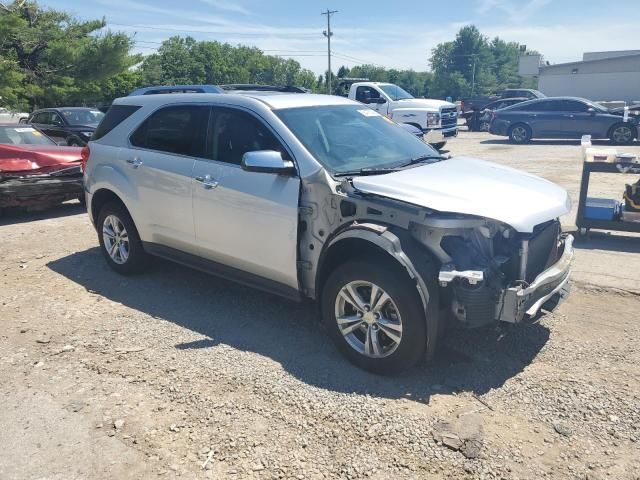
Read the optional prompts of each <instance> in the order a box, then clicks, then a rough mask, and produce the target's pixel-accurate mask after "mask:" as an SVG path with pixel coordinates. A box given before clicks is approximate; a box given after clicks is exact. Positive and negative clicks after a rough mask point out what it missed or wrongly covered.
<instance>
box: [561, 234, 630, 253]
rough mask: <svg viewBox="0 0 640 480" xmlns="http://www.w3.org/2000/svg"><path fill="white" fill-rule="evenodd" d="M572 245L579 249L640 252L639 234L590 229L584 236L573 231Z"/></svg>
mask: <svg viewBox="0 0 640 480" xmlns="http://www.w3.org/2000/svg"><path fill="white" fill-rule="evenodd" d="M574 237H575V239H576V240H575V242H574V244H573V245H574V247H575V248H577V249H580V250H607V251H611V252H625V253H640V236H638V235H633V234H629V235H616V234H612V233H607V232H596V231H591V232H589V234H588V235H586V236H579V235H577V234H575V233H574Z"/></svg>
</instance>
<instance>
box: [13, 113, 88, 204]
mask: <svg viewBox="0 0 640 480" xmlns="http://www.w3.org/2000/svg"><path fill="white" fill-rule="evenodd" d="M81 150H82V149H81V148H79V147H60V146H58V145H57V144H56V143H55V142H54V141H53V140H51V139H50V138H49V137H47V136H46V135H43V134H42V133H41V132H39V131H38V130H36V129H35V128H33V127H31V126H29V125H20V124H0V208H3V207H16V206H34V205H50V204H55V203H60V202H63V201H65V200H71V199H74V198H78V199H82V200H83V201H84V195H83V188H82V172H81V170H80V166H81Z"/></svg>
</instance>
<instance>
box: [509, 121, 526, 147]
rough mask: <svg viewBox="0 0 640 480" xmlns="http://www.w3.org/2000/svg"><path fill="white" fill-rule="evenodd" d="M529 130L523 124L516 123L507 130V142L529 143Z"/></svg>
mask: <svg viewBox="0 0 640 480" xmlns="http://www.w3.org/2000/svg"><path fill="white" fill-rule="evenodd" d="M530 140H531V129H530V128H529V127H528V126H527V125H525V124H524V123H517V124H516V125H514V126H512V127H511V128H510V129H509V141H510V142H511V143H515V144H519V145H521V144H523V143H529V141H530Z"/></svg>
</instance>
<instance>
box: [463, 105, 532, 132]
mask: <svg viewBox="0 0 640 480" xmlns="http://www.w3.org/2000/svg"><path fill="white" fill-rule="evenodd" d="M527 100H528V98H524V97H521V98H518V97H515V98H501V99H499V100H495V101H493V102H490V103H488V104H487V105H485V106H484V108H483V109H482V110H480V111H479V112H478V120H477V126H476V127H475V129H476V130H478V131H480V132H488V131H489V123H490V122H491V112H493V111H494V110H500V109H501V108H505V107H509V106H511V105H515V104H516V103H521V102H526V101H527ZM474 113H475V112H473V111H471V112H465V113H463V114H462V116H463V117H464V119H465V121H466V123H467V126H468V127H469V130H472V129H473V128H474V126H473V125H472V121H473V115H474Z"/></svg>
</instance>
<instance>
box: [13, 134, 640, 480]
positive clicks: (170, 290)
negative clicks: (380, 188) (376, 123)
mask: <svg viewBox="0 0 640 480" xmlns="http://www.w3.org/2000/svg"><path fill="white" fill-rule="evenodd" d="M450 149H451V152H452V153H455V154H465V155H473V156H477V157H480V158H485V159H491V160H495V161H497V162H499V163H503V164H508V165H511V166H514V167H517V168H522V169H525V170H528V171H530V172H532V173H535V174H539V175H541V176H543V177H546V178H548V179H550V180H552V181H555V182H557V183H559V184H561V185H562V186H564V187H565V188H567V189H568V190H569V191H570V192H571V195H572V196H573V197H574V199H576V197H577V190H578V182H579V176H580V150H579V147H578V146H576V144H575V142H545V143H538V142H536V143H534V144H532V145H526V146H517V147H514V146H510V145H509V144H507V143H505V142H504V141H502V140H501V139H496V138H495V137H490V136H488V135H487V134H482V133H477V134H476V133H468V132H461V136H460V137H459V138H458V139H456V140H455V141H453V142H451V144H450ZM626 150H629V151H636V152H638V151H640V147H638V146H636V147H632V148H628V149H626ZM624 181H625V179H624V178H621V177H620V176H611V177H608V178H607V177H605V178H603V179H602V183H601V184H600V185H595V184H594V186H595V187H596V189H595V190H594V192H595V193H596V194H609V195H614V197H615V198H619V197H620V195H621V193H622V188H623V187H622V185H623V183H624ZM573 219H574V216H573V215H572V216H568V217H567V218H564V219H563V223H564V224H565V225H566V226H567V227H569V228H571V224H572V222H573ZM96 245H97V239H96V235H95V232H94V231H93V230H92V227H91V225H90V223H89V220H88V217H87V216H86V214H85V213H84V212H83V211H82V208H81V207H80V206H79V205H78V204H74V203H69V204H66V205H63V206H60V207H58V208H55V209H52V210H49V211H47V212H42V213H37V214H34V213H28V214H27V213H19V212H13V213H9V214H8V216H6V217H4V218H3V219H1V220H0V278H1V280H0V282H1V283H0V318H1V319H2V332H1V333H0V381H1V386H0V390H1V395H2V401H3V406H2V408H1V409H0V478H1V479H7V480H8V479H29V478H34V479H35V478H38V479H45V478H46V479H65V480H67V479H102V478H117V479H129V478H156V477H159V478H174V477H178V476H179V477H181V478H225V479H226V478H231V479H235V478H238V479H239V478H256V479H258V478H260V479H262V478H264V479H270V478H297V479H303V478H310V479H314V478H318V479H319V478H372V479H389V478H400V479H404V478H407V479H408V478H416V479H422V478H426V479H431V478H432V479H436V478H456V479H457V478H504V479H516V478H519V479H540V478H553V479H556V478H559V479H564V478H568V479H589V480H594V479H604V478H611V479H634V478H635V479H638V478H640V473H639V472H640V455H638V452H639V451H640V448H639V442H640V346H639V345H638V338H639V334H640V324H639V322H638V313H639V311H640V275H638V272H639V271H640V238H638V237H633V236H623V235H613V234H611V235H607V234H604V233H601V234H596V233H594V234H593V235H592V236H591V238H589V239H583V240H580V241H579V242H578V245H577V248H578V251H577V258H576V263H575V275H574V281H573V294H572V296H571V297H570V299H569V300H568V301H567V302H566V303H564V304H563V305H561V306H560V308H559V309H557V310H556V311H555V312H554V313H553V314H548V315H545V316H543V317H542V318H541V319H540V320H539V321H538V322H536V323H533V324H530V325H526V326H521V327H517V328H505V329H499V330H496V329H489V330H483V331H476V332H463V331H459V332H458V331H454V332H451V333H450V334H449V335H448V336H447V337H446V339H445V341H444V343H443V345H442V348H441V350H440V353H439V355H438V356H437V358H436V360H435V362H434V363H433V364H432V365H430V366H426V365H422V366H420V367H419V368H416V369H414V370H413V371H410V372H408V373H406V374H404V375H401V376H399V377H396V378H385V377H375V376H372V375H369V374H366V373H364V372H362V371H359V370H357V369H355V368H354V367H351V366H350V365H349V364H347V363H346V362H345V361H344V360H343V359H342V358H341V357H340V356H339V355H338V353H337V352H336V351H335V349H334V347H333V346H332V345H331V344H330V343H329V341H328V339H327V337H326V335H325V334H324V332H323V331H322V329H321V328H320V327H319V325H318V324H317V320H316V315H315V313H314V310H313V308H312V307H311V306H309V305H296V304H292V303H289V302H287V301H284V300H280V299H278V298H275V297H271V296H268V295H266V294H262V293H259V292H255V291H252V290H249V289H247V288H244V287H240V286H237V285H233V284H228V283H227V282H224V281H221V280H218V279H216V278H213V277H209V276H206V275H204V274H201V273H198V272H194V271H191V270H188V269H186V268H183V267H180V266H177V265H173V264H169V263H167V262H164V261H158V262H157V263H156V264H155V265H154V266H153V268H152V269H151V270H150V271H149V272H148V273H145V274H143V275H140V276H138V277H133V278H123V277H120V276H118V275H116V274H115V273H113V272H112V271H110V270H109V269H108V267H107V266H106V264H105V262H104V261H103V260H102V258H101V256H100V252H99V250H98V249H97V248H96ZM443 442H444V444H446V445H444V444H443ZM447 445H448V446H447Z"/></svg>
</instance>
